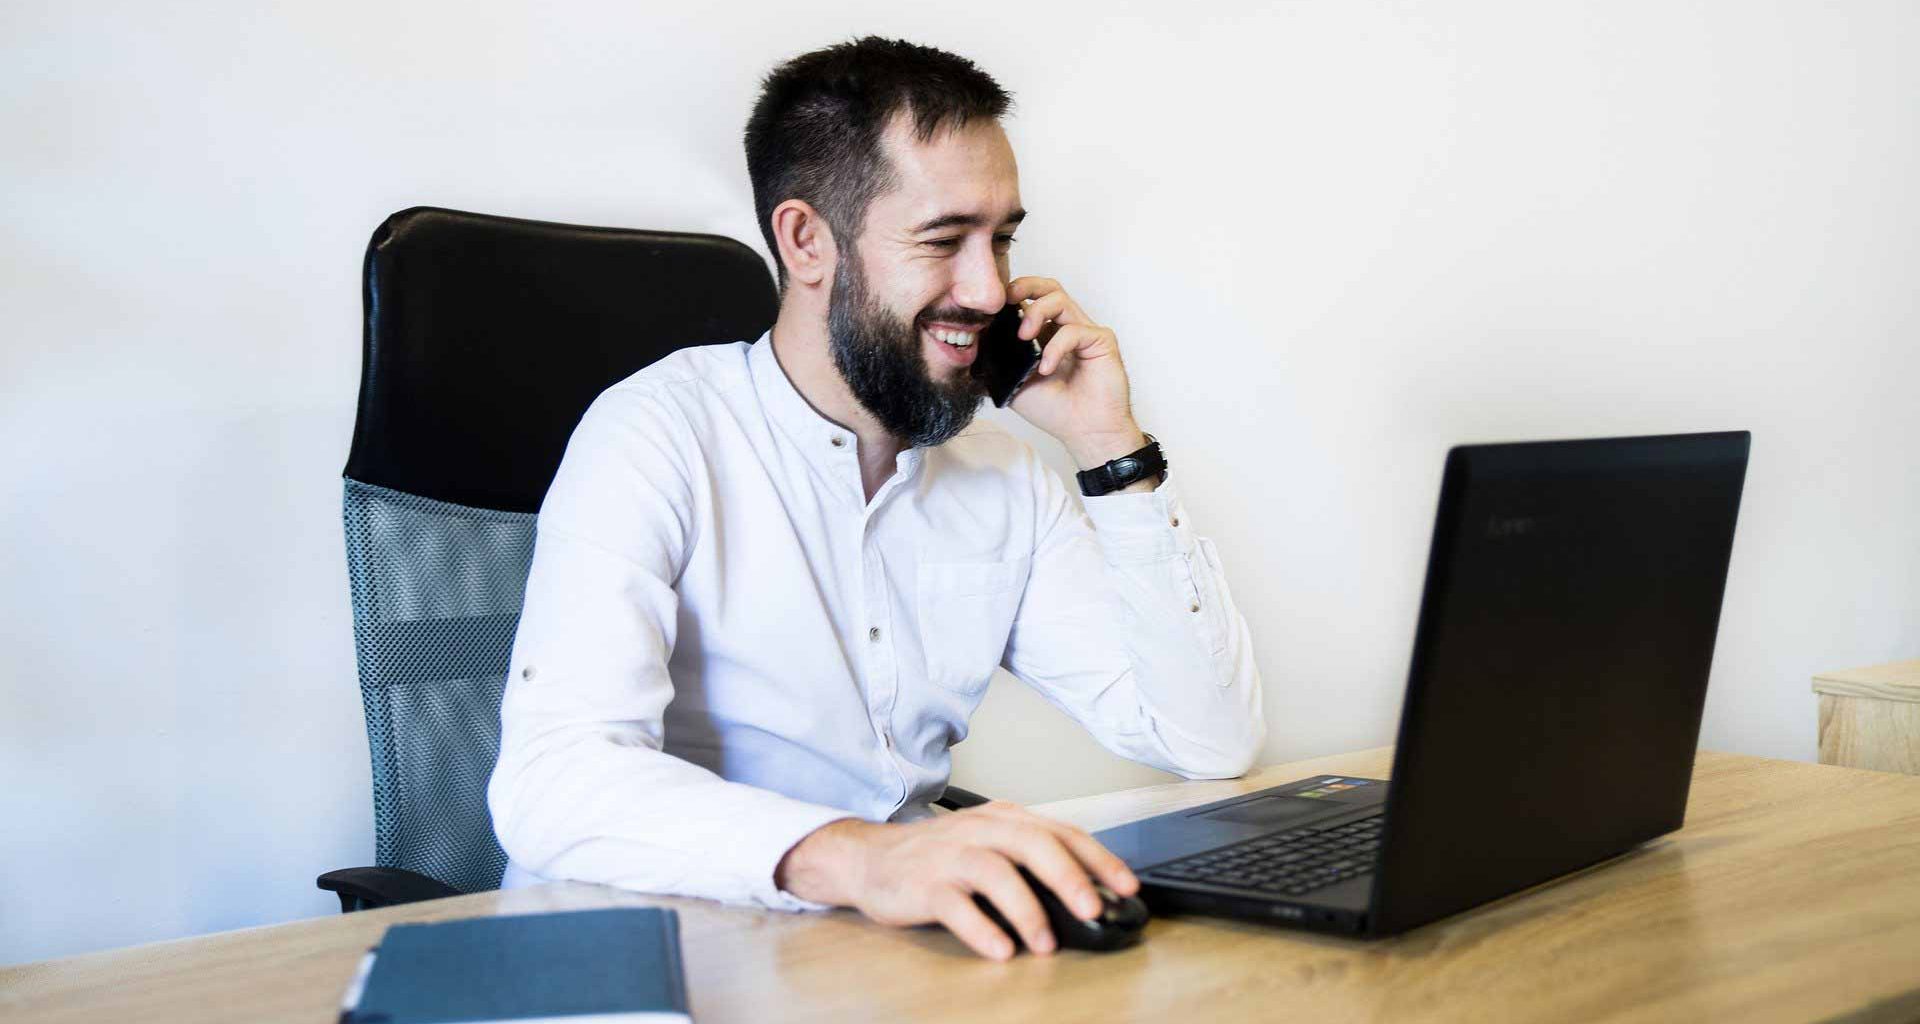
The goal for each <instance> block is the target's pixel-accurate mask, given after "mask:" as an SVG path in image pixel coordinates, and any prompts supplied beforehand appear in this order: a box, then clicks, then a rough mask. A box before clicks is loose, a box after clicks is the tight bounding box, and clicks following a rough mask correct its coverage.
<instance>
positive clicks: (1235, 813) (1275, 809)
mask: <svg viewBox="0 0 1920 1024" xmlns="http://www.w3.org/2000/svg"><path fill="white" fill-rule="evenodd" d="M1330 810H1333V808H1331V807H1328V806H1327V802H1326V801H1325V800H1309V799H1307V798H1306V797H1301V796H1265V797H1261V798H1260V799H1258V800H1249V801H1247V802H1246V803H1244V804H1234V805H1233V806H1232V807H1222V808H1220V809H1219V810H1217V811H1213V812H1210V813H1208V814H1202V815H1200V817H1202V818H1210V819H1212V820H1214V821H1232V822H1238V823H1239V824H1242V825H1276V826H1277V825H1285V824H1287V823H1288V822H1291V821H1295V820H1297V819H1300V818H1308V817H1312V816H1313V815H1315V814H1325V813H1327V812H1328V811H1330Z"/></svg>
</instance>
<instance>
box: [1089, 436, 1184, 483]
mask: <svg viewBox="0 0 1920 1024" xmlns="http://www.w3.org/2000/svg"><path fill="white" fill-rule="evenodd" d="M1142 433H1145V432H1144V431H1142ZM1166 471H1167V457H1166V456H1165V455H1162V454H1161V453H1160V442H1158V441H1155V440H1154V439H1153V435H1152V434H1147V443H1146V444H1145V445H1144V446H1142V447H1140V448H1139V449H1137V450H1135V451H1131V452H1128V453H1127V454H1125V455H1122V456H1120V457H1119V458H1117V459H1114V460H1112V461H1110V462H1108V463H1106V464H1105V465H1101V466H1095V467H1093V468H1092V469H1083V470H1081V471H1080V472H1079V473H1076V474H1074V479H1076V480H1079V481H1080V493H1081V494H1084V495H1086V496H1087V497H1089V498H1097V497H1099V496H1100V495H1102V494H1110V493H1112V492H1114V491H1117V490H1119V489H1120V488H1122V487H1125V486H1127V485H1128V484H1131V483H1133V482H1134V481H1136V480H1145V479H1146V478H1148V477H1150V476H1156V475H1163V474H1165V473H1166ZM1156 486H1157V485H1156Z"/></svg>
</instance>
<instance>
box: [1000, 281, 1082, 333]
mask: <svg viewBox="0 0 1920 1024" xmlns="http://www.w3.org/2000/svg"><path fill="white" fill-rule="evenodd" d="M1029 300H1031V301H1029ZM1007 302H1008V303H1024V304H1025V306H1026V308H1025V310H1024V317H1023V319H1022V321H1021V324H1020V337H1022V338H1026V339H1028V340H1032V339H1033V338H1035V337H1038V336H1039V333H1040V328H1041V325H1042V324H1044V323H1046V322H1047V321H1049V320H1051V321H1053V322H1055V323H1059V324H1091V323H1093V318H1092V317H1090V316H1088V315H1087V311H1086V310H1084V309H1081V308H1080V304H1079V303H1078V302H1075V301H1074V300H1073V296H1071V295H1069V294H1067V291H1066V289H1064V288H1062V287H1060V282H1058V281H1055V280H1054V279H1053V278H1050V277H1022V278H1018V279H1016V280H1014V281H1013V282H1012V283H1010V284H1008V285H1007Z"/></svg>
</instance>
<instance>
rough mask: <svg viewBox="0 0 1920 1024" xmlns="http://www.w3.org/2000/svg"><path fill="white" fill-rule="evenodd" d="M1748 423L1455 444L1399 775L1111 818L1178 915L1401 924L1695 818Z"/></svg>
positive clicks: (1393, 927) (1472, 902) (1314, 783)
mask: <svg viewBox="0 0 1920 1024" xmlns="http://www.w3.org/2000/svg"><path fill="white" fill-rule="evenodd" d="M1748 445H1749V435H1748V433H1747V432H1745V431H1738V432H1731V433H1715V434H1685V435H1669V436H1660V437H1625V438H1607V439H1600V440H1581V441H1546V442H1535V443H1526V444H1488V445H1466V446H1462V447H1458V448H1454V449H1453V450H1452V451H1450V452H1449V453H1448V454H1447V462H1446V471H1445V474H1444V476H1443V478H1442V481H1441V485H1440V508H1439V513H1438V515H1437V516H1436V518H1435V522H1434V527H1433V542H1432V548H1431V551H1430V552H1429V554H1428V558H1427V579H1426V589H1425V592H1424V595H1423V596H1422V598H1421V604H1420V617H1419V623H1418V626H1417V628H1416V631H1415V633H1414V640H1413V662H1412V667H1411V669H1410V670H1409V672H1408V678H1407V692H1406V701H1405V704H1404V705H1403V709H1402V712H1401V716H1400V732H1399V739H1398V743H1397V745H1396V746H1395V748H1394V755H1393V756H1394V759H1393V770H1392V772H1391V775H1392V784H1391V785H1389V784H1388V783H1387V782H1386V781H1383V780H1380V779H1367V778H1352V777H1348V776H1336V775H1317V776H1314V777H1312V778H1307V779H1300V780H1298V781H1295V782H1291V783H1288V784H1286V785H1281V786H1275V787H1272V788H1269V789H1263V790H1260V791H1258V792H1254V793H1247V794H1243V795H1241V796H1236V797H1232V798H1229V799H1226V800H1218V801H1215V802H1213V803H1210V804H1206V805H1204V806H1201V807H1193V808H1188V809H1185V810H1181V811H1176V812H1173V813H1169V814H1162V815H1159V816H1157V817H1152V818H1147V819H1145V820H1142V821H1136V822H1133V823H1131V824H1127V825H1121V826H1119V827H1116V828H1111V829H1107V830H1105V831H1102V832H1097V833H1095V836H1096V837H1097V838H1098V839H1099V840H1100V841H1101V842H1102V843H1104V844H1106V846H1107V847H1108V848H1109V849H1111V850H1112V851H1113V852H1114V853H1116V854H1118V855H1119V856H1120V857H1121V858H1123V859H1124V860H1125V861H1126V862H1127V865H1128V866H1129V867H1130V868H1132V869H1133V871H1134V873H1135V874H1136V875H1137V876H1138V877H1139V879H1140V882H1141V895H1142V897H1143V898H1144V899H1145V900H1146V902H1147V904H1148V906H1149V907H1151V908H1153V909H1154V910H1155V911H1156V912H1159V913H1182V912H1186V913H1201V914H1214V915H1224V916H1229V917H1236V918H1246V919H1251V920H1258V921H1268V922H1272V923H1275V924H1281V925H1289V926H1294V927H1300V928H1309V929H1314V930H1319V931H1328V932H1338V933H1345V934H1351V935H1364V936H1385V935H1392V934H1396V933H1399V932H1403V931H1406V930H1407V929H1410V928H1415V927H1418V926H1420V925H1423V924H1426V923H1428V922H1431V921H1435V920H1438V919H1440V918H1443V917H1447V916H1449V915H1451V914H1455V913H1458V912H1460V911H1463V910H1466V909H1469V908H1471V907H1475V906H1478V905H1480V904H1482V903H1486V902H1488V901H1490V900H1495V899H1498V898H1500V897H1502V896H1506V895H1508V894H1510V893H1514V892H1518V891H1520V890H1522V889H1525V888H1528V887H1529V886H1533V885H1537V884H1540V883H1542V882H1546V881H1549V880H1551V879H1554V878H1557V877H1559V876H1561V875H1565V874H1568V873H1569V872H1573V871H1578V870H1580V869H1581V868H1584V867H1588V866H1590V865H1593V864H1597V863H1600V862H1602V861H1605V860H1608V859H1611V858H1613V857H1616V856H1619V855H1620V854H1623V853H1626V852H1628V851H1630V850H1632V849H1633V848H1634V847H1635V846H1637V845H1639V844H1641V843H1644V842H1647V841H1648V840H1650V839H1654V838H1656V837H1658V836H1661V835H1664V834H1666V833H1668V832H1672V831H1674V830H1675V829H1678V828H1679V827H1680V825H1681V822H1682V820H1683V819H1684V816H1685V813H1686V805H1687V788H1688V784H1689V783H1690V782H1691V780H1692V772H1693V757H1694V750H1695V748H1696V746H1697V744H1698V742H1699V737H1700V716H1701V711H1702V708H1703V707H1704V705H1705V702H1706V694H1707V673H1708V669H1709V667H1710V666H1711V665H1712V663H1713V642H1714V634H1715V631H1716V629H1717V627H1718V625H1719V619H1720V602H1721V596H1722V594H1723V593H1724V591H1725V589H1726V580H1727V562H1728V558H1729V556H1730V555H1731V554H1732V551H1733V530H1734V519H1735V515H1736V513H1737V512H1738V510H1739V507H1740V491H1741V486H1742V484H1743V482H1744V480H1745V477H1746V466H1747V450H1748Z"/></svg>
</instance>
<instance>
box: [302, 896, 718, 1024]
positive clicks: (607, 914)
mask: <svg viewBox="0 0 1920 1024" xmlns="http://www.w3.org/2000/svg"><path fill="white" fill-rule="evenodd" d="M641 1014H648V1015H655V1014H657V1015H660V1016H662V1017H665V1018H668V1019H671V1018H673V1017H681V1018H686V1017H687V1016H689V1010H688V1007H687V992H686V979H685V973H684V971H683V970H682V968H681V962H680V919H679V916H678V915H677V914H675V913H674V912H673V911H672V910H669V909H665V908H660V907H634V908H623V909H613V910H579V911H570V912H566V913H557V914H531V915H525V916H509V917H479V918H471V919H467V920H462V921H445V922H440V923H437V924H399V925H394V926H393V927H391V928H388V929H387V932H386V935H385V936H384V937H382V938H381V940H380V946H379V948H378V949H376V950H375V951H374V957H373V968H372V971H371V972H370V973H369V974H368V975H367V977H366V983H365V986H364V988H362V990H361V992H360V998H359V1001H358V1004H357V1005H356V1006H354V1007H352V1008H351V1009H348V1010H346V1011H344V1012H343V1013H342V1014H341V1016H340V1019H341V1021H342V1022H343V1024H455V1022H463V1021H512V1020H538V1019H551V1018H556V1017H558V1018H566V1017H576V1018H588V1017H596V1018H616V1019H617V1018H619V1017H621V1016H633V1015H641Z"/></svg>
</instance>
